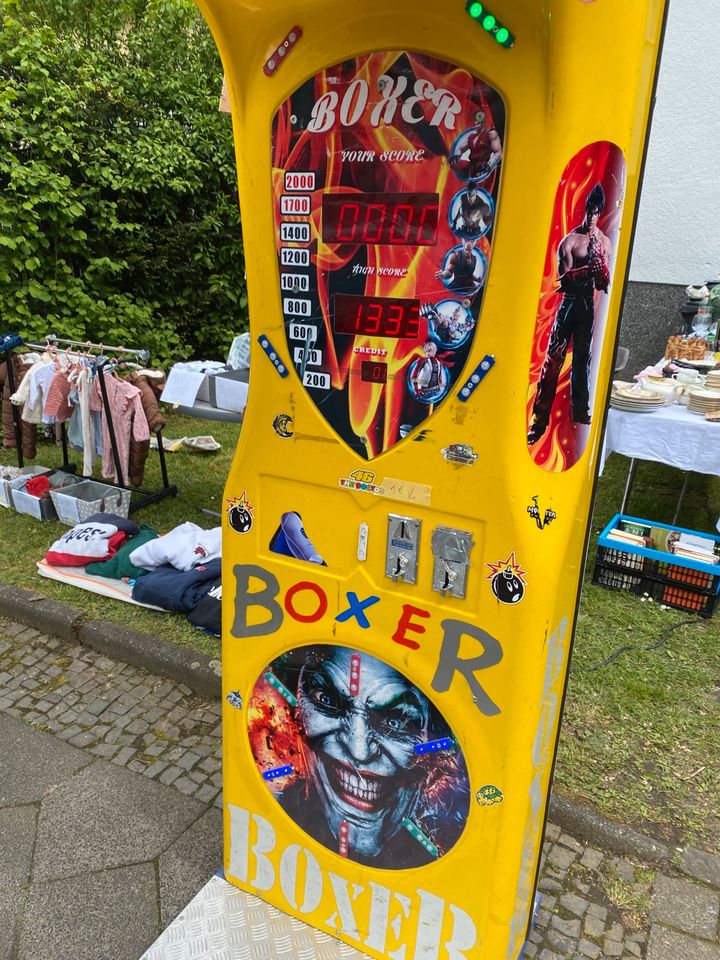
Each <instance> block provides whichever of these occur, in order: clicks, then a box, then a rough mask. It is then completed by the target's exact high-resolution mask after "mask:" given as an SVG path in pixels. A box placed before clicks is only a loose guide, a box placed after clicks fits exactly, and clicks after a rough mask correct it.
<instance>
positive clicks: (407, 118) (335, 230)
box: [199, 0, 665, 960]
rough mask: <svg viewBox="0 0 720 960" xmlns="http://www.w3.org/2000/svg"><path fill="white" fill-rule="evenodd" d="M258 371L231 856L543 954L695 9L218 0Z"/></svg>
mask: <svg viewBox="0 0 720 960" xmlns="http://www.w3.org/2000/svg"><path fill="white" fill-rule="evenodd" d="M199 4H200V7H201V9H202V12H203V14H204V15H205V17H206V19H207V21H208V23H209V25H210V28H211V29H212V31H213V34H214V36H215V39H216V41H217V44H218V47H219V50H220V53H221V57H222V61H223V65H224V69H225V73H226V79H227V86H228V90H229V96H230V102H231V107H232V117H233V125H234V136H235V146H236V154H237V167H238V178H239V186H240V207H241V211H242V224H243V237H244V243H245V252H246V258H247V259H246V264H247V285H248V295H249V302H250V316H251V338H252V344H253V346H252V361H251V376H250V395H249V403H248V407H247V411H246V416H245V422H244V425H243V428H242V433H241V438H240V442H239V444H238V448H237V452H236V455H235V459H234V462H233V465H232V468H231V471H230V475H229V478H228V481H227V486H226V489H225V499H224V509H223V528H224V539H223V684H224V716H223V723H224V804H225V875H226V877H227V879H228V880H229V881H230V882H231V883H233V884H236V885H237V886H239V887H241V888H242V889H244V890H245V891H250V892H252V893H256V894H258V895H259V896H260V897H261V898H263V899H264V900H266V901H268V902H269V903H271V904H274V905H275V906H276V907H279V908H280V909H281V910H283V911H285V912H286V913H288V914H290V915H292V916H293V917H295V918H298V919H299V920H302V921H304V922H306V923H307V924H310V925H312V926H314V927H316V928H319V929H320V930H322V931H324V932H325V933H327V934H330V935H332V936H335V937H337V938H339V939H340V940H342V941H345V942H346V943H347V944H350V945H352V946H353V947H355V948H357V949H358V950H359V951H361V952H362V953H364V954H367V955H369V956H370V957H376V958H389V960H463V958H465V960H505V958H507V960H515V958H517V957H519V956H520V954H521V951H522V948H523V944H524V942H525V939H526V936H527V932H528V926H529V924H530V922H531V919H532V911H533V903H534V895H535V886H536V877H537V871H538V861H539V854H540V848H541V843H542V837H543V829H544V823H545V816H546V807H547V799H548V793H549V786H550V781H551V775H552V768H553V762H554V756H555V748H556V742H557V736H558V726H559V720H560V713H561V707H562V701H563V695H564V690H565V683H566V674H567V666H568V658H569V654H570V647H571V641H572V635H573V628H574V622H575V616H576V609H577V604H578V594H579V587H580V580H581V574H582V569H583V555H584V548H585V544H586V538H587V532H588V517H589V511H590V506H591V499H592V493H593V487H594V482H595V475H596V470H597V465H598V448H599V444H600V437H601V433H602V426H603V419H604V411H605V405H606V395H607V388H608V384H609V380H610V377H611V369H612V360H613V354H614V347H615V341H616V331H617V319H618V315H619V312H620V306H621V301H622V295H623V287H624V283H625V277H626V271H627V262H628V253H629V249H630V243H631V237H632V228H633V222H634V218H635V213H636V207H637V202H638V190H639V184H640V178H641V173H642V164H643V159H644V151H645V145H646V140H647V127H648V122H649V115H650V109H651V103H652V96H653V85H654V79H655V75H656V69H657V60H658V52H659V49H660V43H661V37H662V30H663V22H664V16H665V2H664V0H633V2H632V3H628V2H627V0H594V2H593V0H512V2H511V0H491V8H488V7H487V6H486V5H485V3H484V2H482V3H480V2H467V3H466V2H465V0H446V2H442V3H439V2H438V0H415V2H409V0H362V2H360V3H354V4H353V3H338V2H336V0H296V2H295V3H292V4H289V3H287V2H285V0H199Z"/></svg>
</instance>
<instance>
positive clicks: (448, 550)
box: [432, 526, 475, 598]
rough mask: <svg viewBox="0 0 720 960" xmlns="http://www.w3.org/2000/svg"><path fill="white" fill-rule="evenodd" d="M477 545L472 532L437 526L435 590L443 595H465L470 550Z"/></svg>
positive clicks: (435, 537)
mask: <svg viewBox="0 0 720 960" xmlns="http://www.w3.org/2000/svg"><path fill="white" fill-rule="evenodd" d="M474 546H475V544H474V543H473V538H472V534H471V533H470V532H468V531H467V530H456V529H454V528H453V527H442V526H440V527H436V528H435V529H434V530H433V535H432V552H433V556H434V558H435V562H434V564H433V579H432V588H433V590H435V591H437V592H438V593H440V594H441V595H442V596H443V597H444V596H445V595H446V594H448V593H449V594H450V595H451V596H453V597H461V598H462V597H464V596H465V593H466V590H467V575H468V569H469V567H470V551H471V550H472V548H473V547H474Z"/></svg>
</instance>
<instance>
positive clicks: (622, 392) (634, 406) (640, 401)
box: [610, 383, 667, 413]
mask: <svg viewBox="0 0 720 960" xmlns="http://www.w3.org/2000/svg"><path fill="white" fill-rule="evenodd" d="M666 403H667V399H666V398H665V397H663V396H662V395H661V394H660V393H659V392H658V391H656V390H648V389H647V387H645V388H643V387H638V386H631V385H627V386H620V385H619V383H615V384H613V389H612V393H611V394H610V406H611V407H615V409H616V410H624V411H625V412H626V413H652V412H653V410H659V409H660V408H661V407H664V406H665V404H666Z"/></svg>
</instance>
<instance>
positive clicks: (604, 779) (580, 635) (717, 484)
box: [0, 414, 720, 852]
mask: <svg viewBox="0 0 720 960" xmlns="http://www.w3.org/2000/svg"><path fill="white" fill-rule="evenodd" d="M165 433H166V434H167V436H168V437H169V438H176V437H181V436H194V435H198V434H204V433H212V434H213V436H214V437H215V439H216V440H218V441H220V443H222V444H223V448H222V450H221V451H219V452H218V453H216V454H211V455H204V454H196V453H192V452H190V451H187V450H182V451H180V452H178V453H175V454H168V456H167V463H168V470H169V474H170V482H171V483H175V484H177V486H178V488H179V490H180V494H179V496H178V497H176V498H174V499H166V500H162V501H160V502H159V503H157V504H154V505H153V506H150V507H146V508H144V509H142V510H141V511H139V512H137V513H136V514H135V515H134V518H135V519H136V520H138V521H139V522H143V523H149V524H152V525H153V526H154V527H155V528H156V529H157V530H159V531H161V532H163V531H167V530H169V529H171V528H172V527H174V526H176V525H177V524H178V523H182V522H184V521H186V520H193V521H195V522H196V523H198V524H200V525H201V526H205V527H212V526H215V525H217V523H218V521H217V519H215V518H213V517H210V516H207V515H206V514H203V513H201V512H200V508H206V509H210V510H216V511H218V512H219V511H220V510H221V502H222V488H223V483H224V479H225V477H226V475H227V473H228V470H229V467H230V462H231V459H232V455H233V452H234V449H235V444H236V441H237V437H238V433H239V426H238V425H234V424H221V423H217V424H216V423H210V422H208V421H202V420H192V419H189V418H185V417H180V416H177V415H173V414H170V415H169V423H168V426H167V428H166V430H165ZM61 459H62V458H61V451H60V449H59V448H57V447H56V446H55V445H54V444H43V445H41V448H40V453H39V455H38V458H37V461H35V462H37V463H43V464H45V465H47V466H54V465H58V464H59V463H60V462H61ZM14 462H15V460H14V453H13V451H8V450H1V451H0V463H14ZM627 466H628V461H627V460H626V459H625V458H623V457H618V456H613V457H612V458H611V459H610V461H609V463H608V466H607V469H606V473H605V475H604V476H603V477H602V478H601V479H600V482H599V484H598V490H597V497H596V503H595V512H594V516H593V520H592V527H591V538H590V549H589V556H588V563H587V568H586V576H585V581H584V588H583V597H582V602H581V606H580V615H579V621H578V627H577V634H576V640H575V649H574V654H573V661H572V665H571V671H570V683H569V689H568V697H567V701H566V707H565V717H564V722H563V728H562V735H561V739H560V749H559V754H558V763H557V767H556V786H557V787H558V789H559V790H561V791H562V792H563V793H565V794H567V795H568V796H570V797H572V798H574V799H577V800H580V801H582V802H584V803H589V804H591V805H592V806H594V807H595V808H596V809H597V810H598V811H600V812H601V813H602V814H604V815H606V816H609V817H612V818H614V819H617V820H620V821H622V822H624V823H629V824H632V825H635V826H637V827H639V828H641V829H646V830H648V831H651V832H654V833H656V834H659V835H661V836H664V837H665V838H667V839H670V840H673V841H675V840H677V841H680V840H683V841H686V842H688V841H691V842H694V843H697V844H700V845H702V846H704V847H706V848H707V849H709V850H712V851H715V852H718V851H719V850H720V819H719V816H718V804H717V798H718V796H720V773H719V758H720V722H719V721H720V716H719V715H720V653H719V652H718V651H719V649H720V642H719V641H720V612H718V613H717V614H716V616H715V617H714V618H713V619H710V620H702V619H700V618H693V617H691V616H688V615H687V614H684V613H682V612H680V611H677V610H671V609H661V607H660V605H659V604H658V603H650V602H642V601H641V600H640V598H638V597H635V596H630V595H628V594H625V593H623V592H621V591H613V590H605V589H603V588H602V587H597V586H594V585H593V584H592V583H591V582H590V580H591V576H592V569H593V564H594V558H595V544H596V541H597V533H598V532H599V531H600V529H601V528H602V527H603V526H604V525H605V523H606V522H607V521H608V520H609V519H610V517H611V516H612V515H613V514H614V513H616V512H617V510H618V509H619V504H620V501H621V499H622V490H623V486H624V482H625V475H626V472H627ZM681 482H682V475H681V474H680V473H679V472H678V471H676V470H672V469H670V468H668V467H663V466H661V465H658V464H650V463H640V464H639V467H638V474H637V478H636V482H635V488H634V491H633V495H632V497H631V500H630V502H629V504H628V512H629V513H630V514H632V515H634V516H638V517H642V518H647V519H653V520H658V521H661V522H668V523H669V522H671V520H672V518H673V514H674V510H675V504H676V502H677V497H678V492H679V488H680V484H681ZM145 485H146V486H147V487H150V488H154V487H158V486H160V469H159V463H158V458H157V454H154V453H151V454H150V459H149V461H148V469H147V472H146V481H145ZM718 515H720V479H718V478H712V477H706V476H702V475H693V476H692V477H691V478H690V483H689V485H688V490H687V493H686V497H685V502H684V505H683V508H682V511H681V513H680V516H679V518H678V524H679V525H682V526H686V527H689V528H692V529H696V530H706V531H713V530H714V529H715V521H716V519H717V517H718ZM65 529H67V528H66V527H65V526H63V525H62V524H59V523H54V524H47V523H39V522H38V521H35V520H32V519H31V518H29V517H24V516H18V515H16V514H15V513H14V512H12V511H10V510H2V509H0V536H1V538H2V544H3V547H4V549H3V551H2V560H1V561H0V580H2V581H4V582H6V583H14V584H17V585H19V586H23V587H28V588H30V589H33V590H37V591H40V592H42V593H43V594H45V595H46V596H49V597H56V598H57V599H59V600H64V601H65V602H67V603H70V604H72V605H74V606H76V607H79V608H81V609H82V610H83V611H84V612H85V613H86V615H87V616H89V617H97V618H102V619H107V620H117V621H119V622H122V623H124V624H126V625H127V626H132V627H135V628H136V629H138V630H144V631H146V632H148V633H151V634H153V635H155V636H158V637H163V638H165V639H167V640H172V641H175V642H176V643H182V644H184V645H186V646H189V647H193V648H195V649H198V650H202V651H204V652H206V653H210V654H213V655H216V654H218V653H219V649H220V645H219V641H216V640H214V639H213V638H211V637H208V636H206V635H205V634H203V633H202V632H201V631H199V630H195V629H193V628H192V627H190V625H189V624H188V623H187V621H186V620H185V619H184V617H181V616H178V615H174V614H162V613H156V612H154V611H151V610H145V609H143V608H142V607H134V606H132V605H130V604H122V603H112V602H108V601H107V600H105V599H103V598H102V597H96V596H94V595H93V594H89V593H86V592H84V591H81V590H77V589H75V588H74V587H65V586H63V585H61V584H58V583H55V582H53V581H51V580H44V579H41V578H40V577H39V576H37V575H36V573H35V561H36V560H37V559H39V558H40V557H42V555H43V554H44V553H45V551H46V550H47V548H48V546H49V545H50V543H51V542H52V540H53V539H55V538H56V537H57V536H59V535H60V534H61V533H62V532H63V531H64V530H65ZM683 621H692V622H688V623H685V624H684V625H682V626H680V627H679V628H678V629H676V630H673V631H672V632H670V633H669V634H668V635H667V637H666V639H665V641H664V642H663V643H662V644H661V645H660V646H657V647H656V648H655V649H648V648H649V647H651V646H652V645H653V644H656V643H657V642H658V641H659V640H660V639H661V638H662V637H663V634H664V631H666V630H667V628H668V627H670V626H673V625H674V624H679V623H682V622H683ZM624 645H628V646H630V648H631V649H627V650H624V651H623V652H622V653H621V654H620V655H619V656H618V657H617V658H616V659H615V660H614V661H613V662H612V663H611V664H608V665H607V666H601V664H602V662H603V661H604V660H606V659H607V658H608V657H610V656H611V654H613V653H614V652H615V651H616V650H618V648H620V647H621V646H624Z"/></svg>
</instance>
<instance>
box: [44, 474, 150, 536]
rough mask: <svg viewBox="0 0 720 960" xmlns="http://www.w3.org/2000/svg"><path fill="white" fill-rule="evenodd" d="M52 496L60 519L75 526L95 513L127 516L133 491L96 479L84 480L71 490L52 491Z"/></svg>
mask: <svg viewBox="0 0 720 960" xmlns="http://www.w3.org/2000/svg"><path fill="white" fill-rule="evenodd" d="M50 496H51V497H52V500H53V503H54V504H55V509H56V510H57V515H58V520H60V521H62V523H67V524H68V525H70V526H74V524H76V523H83V522H84V521H85V520H87V518H88V517H91V516H92V515H93V514H94V513H114V514H116V515H117V516H118V517H127V515H128V513H129V511H130V498H131V496H132V492H131V491H130V490H121V489H120V488H119V487H111V486H109V485H108V484H107V483H98V482H97V481H95V480H82V481H81V482H80V483H78V484H77V485H76V486H74V487H71V488H70V489H69V490H54V491H51V493H50Z"/></svg>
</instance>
